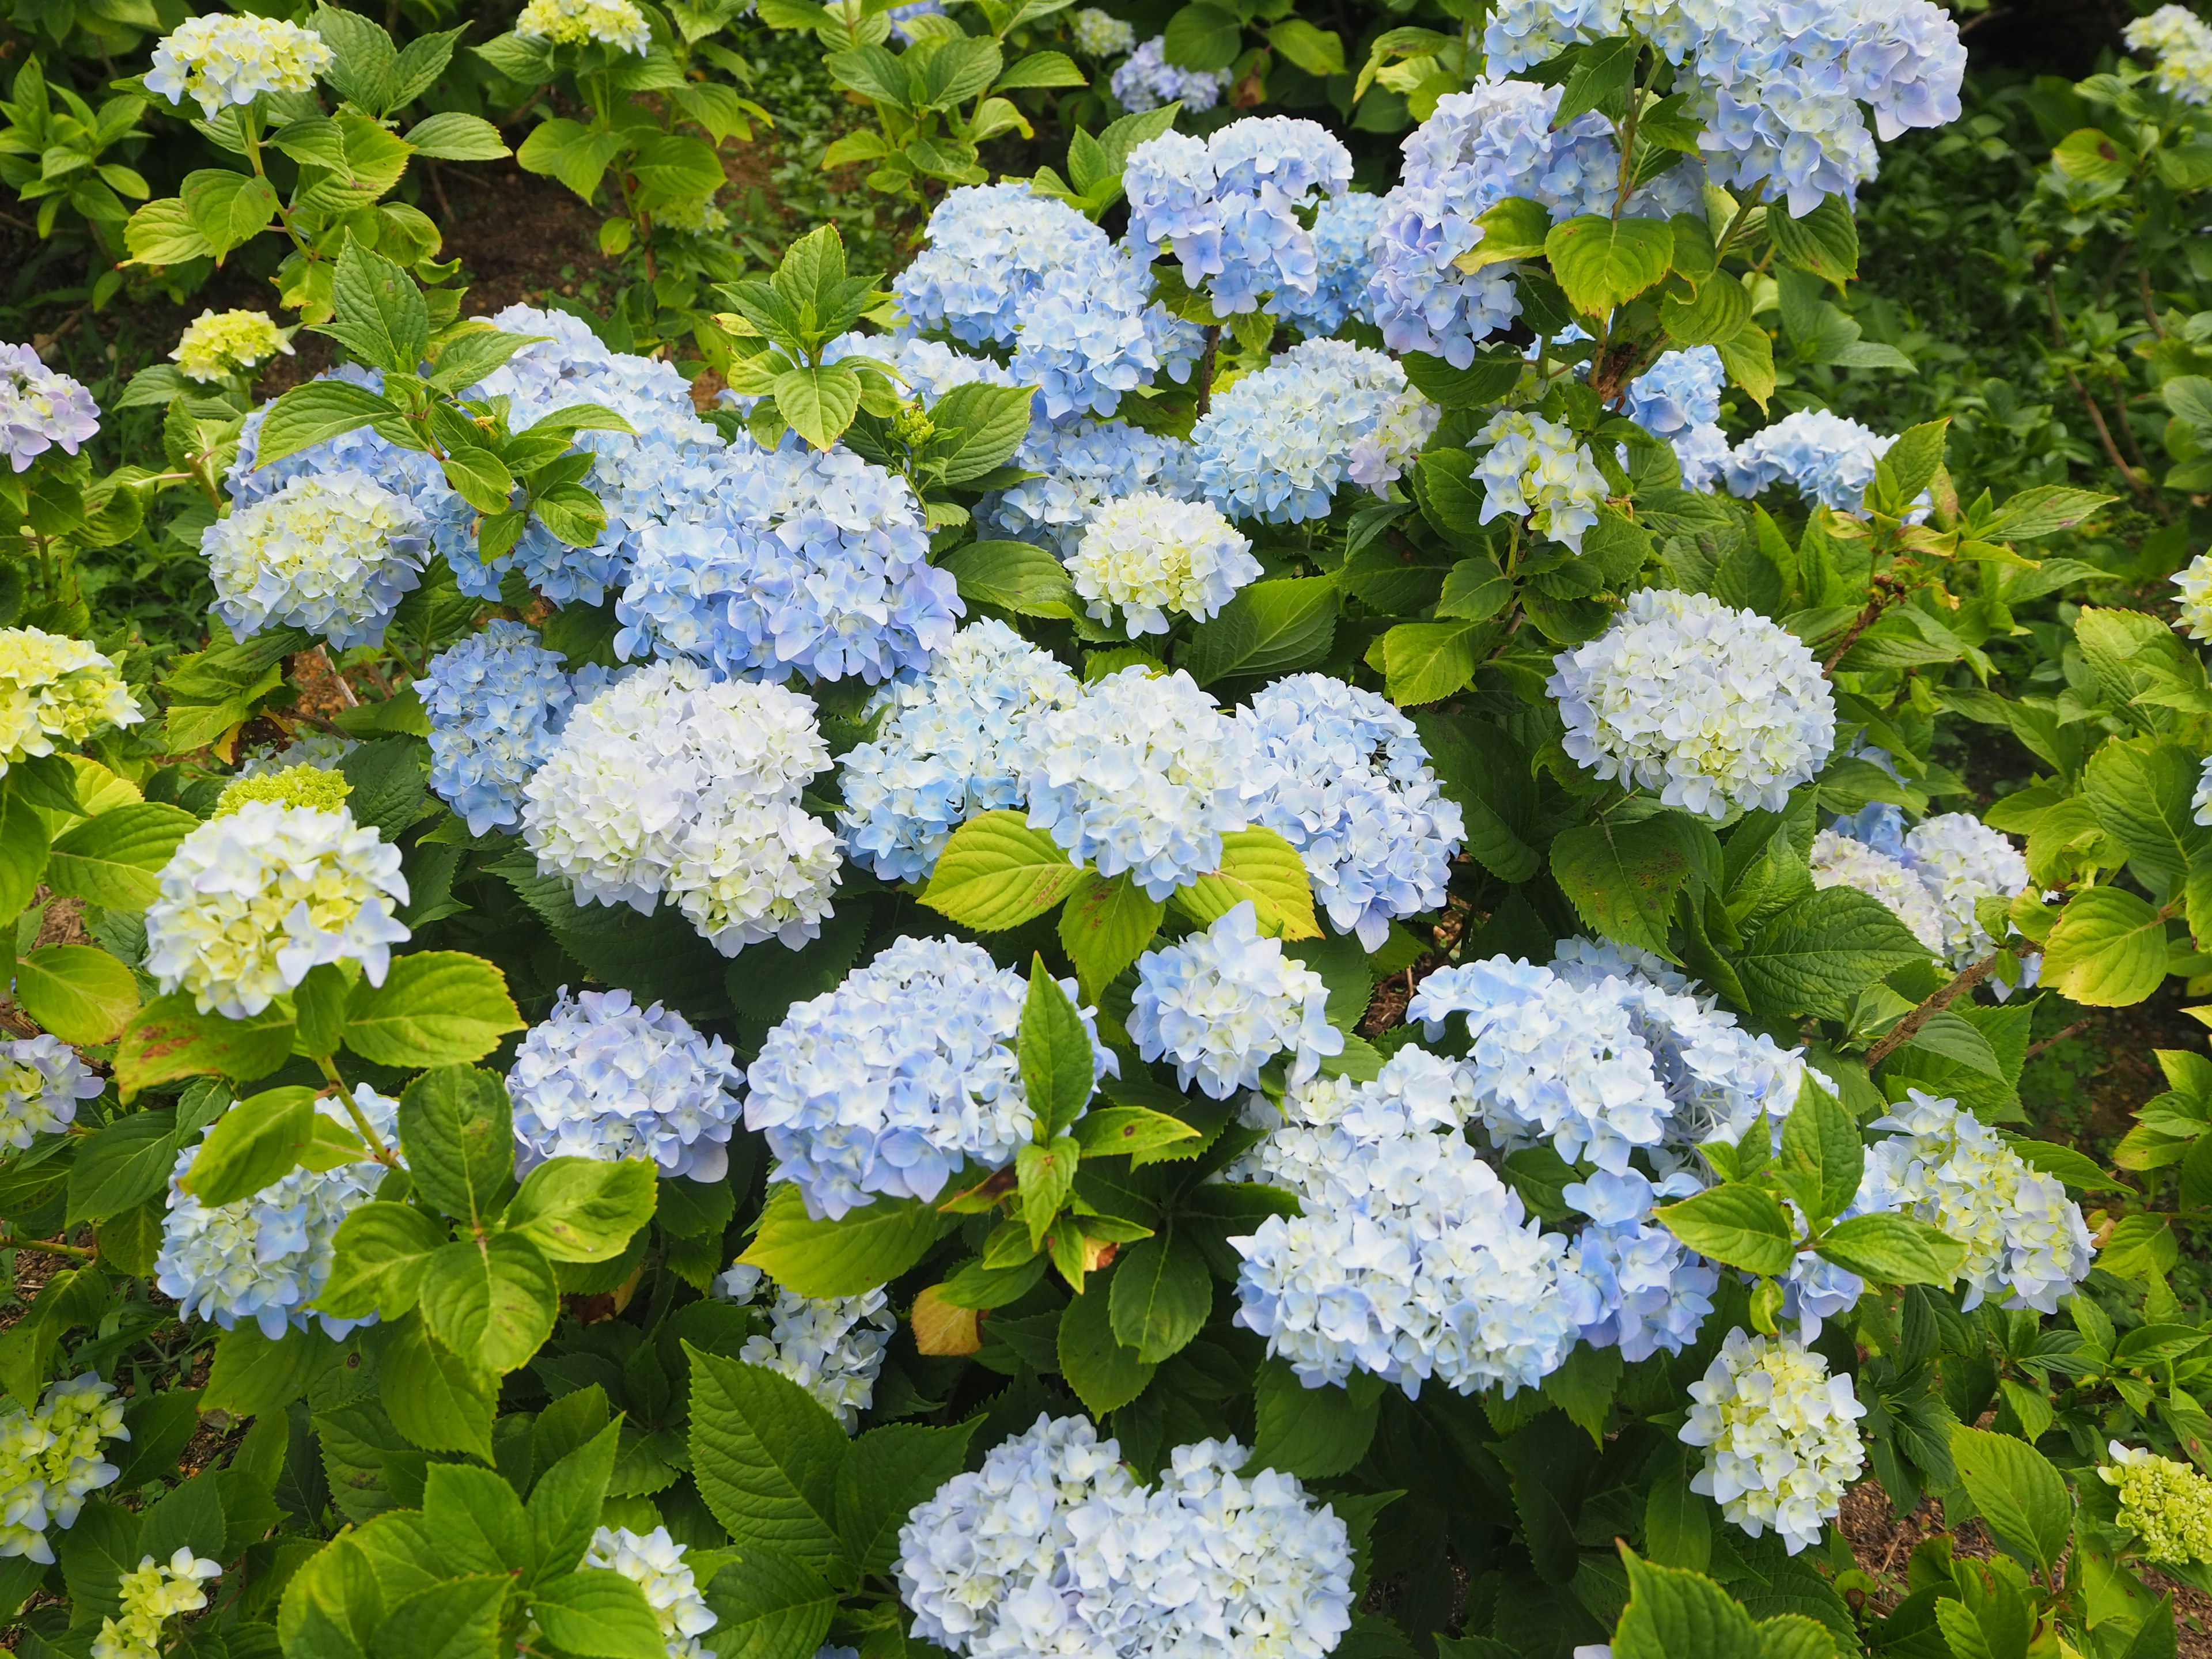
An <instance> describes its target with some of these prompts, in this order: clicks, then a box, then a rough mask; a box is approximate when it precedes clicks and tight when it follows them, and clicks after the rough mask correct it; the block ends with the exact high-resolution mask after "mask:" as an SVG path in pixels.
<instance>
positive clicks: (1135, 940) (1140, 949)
mask: <svg viewBox="0 0 2212 1659" xmlns="http://www.w3.org/2000/svg"><path fill="white" fill-rule="evenodd" d="M1165 914H1166V910H1165V908H1164V907H1163V906H1162V904H1161V903H1160V902H1159V901H1158V899H1156V898H1153V897H1152V896H1150V895H1149V894H1147V893H1146V891H1145V890H1144V889H1143V888H1141V887H1139V886H1138V885H1137V884H1136V882H1135V880H1134V879H1133V878H1132V877H1131V876H1130V874H1129V872H1127V871H1126V870H1125V871H1123V872H1121V874H1120V875H1118V876H1115V878H1112V879H1111V880H1110V881H1109V879H1107V878H1105V877H1103V876H1101V875H1098V874H1097V873H1095V872H1085V874H1084V877H1083V879H1082V880H1081V881H1079V882H1078V883H1077V884H1076V887H1075V890H1074V891H1073V893H1071V894H1070V895H1068V898H1067V902H1066V904H1065V905H1063V906H1062V907H1061V908H1060V948H1061V949H1062V950H1064V951H1066V952H1067V959H1068V960H1069V961H1070V962H1072V963H1074V964H1075V972H1076V977H1077V980H1078V981H1079V984H1080V986H1081V988H1082V991H1083V994H1084V995H1085V997H1086V998H1087V999H1089V1000H1092V1001H1096V1000H1097V998H1098V996H1099V995H1100V994H1101V993H1102V992H1103V990H1104V989H1105V987H1107V985H1108V984H1109V983H1110V982H1111V981H1114V980H1115V979H1116V978H1118V977H1119V976H1120V975H1121V970H1122V969H1125V968H1127V967H1128V966H1129V965H1130V964H1131V963H1133V962H1135V961H1136V959H1137V958H1138V957H1139V956H1141V955H1142V954H1143V953H1144V950H1145V947H1146V945H1150V944H1151V943H1152V939H1153V936H1154V935H1155V934H1157V933H1158V932H1159V930H1160V919H1161V918H1162V917H1163V916H1164V915H1165Z"/></svg>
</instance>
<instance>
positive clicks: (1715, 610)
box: [1545, 588, 1836, 818]
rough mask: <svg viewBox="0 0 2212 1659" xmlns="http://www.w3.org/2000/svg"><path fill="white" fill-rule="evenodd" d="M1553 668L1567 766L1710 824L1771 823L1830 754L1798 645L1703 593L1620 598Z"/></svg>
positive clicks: (1806, 657) (1826, 705)
mask: <svg viewBox="0 0 2212 1659" xmlns="http://www.w3.org/2000/svg"><path fill="white" fill-rule="evenodd" d="M1552 665H1553V675H1552V678H1551V679H1550V680H1549V681H1548V682H1547V684H1546V686H1545V689H1546V690H1548V691H1549V692H1550V693H1551V694H1552V695H1553V696H1554V697H1556V698H1558V699H1559V716H1560V718H1561V719H1562V720H1565V723H1566V728H1567V729H1566V734H1565V737H1564V738H1562V739H1561V743H1562V744H1563V746H1564V747H1565V750H1566V751H1567V753H1568V754H1569V755H1571V756H1572V757H1574V759H1575V760H1576V761H1577V762H1578V763H1581V764H1582V765H1583V766H1584V767H1586V768H1588V769H1589V770H1590V771H1592V772H1594V773H1595V774H1596V775H1598V776H1599V777H1601V778H1607V779H1612V778H1618V779H1619V780H1620V781H1622V782H1623V783H1624V784H1632V785H1634V786H1636V787H1642V788H1645V789H1656V790H1658V791H1660V797H1659V798H1660V799H1661V800H1662V801H1663V802H1664V803H1665V804H1666V805H1669V806H1682V807H1686V808H1688V809H1689V810H1690V811H1692V812H1702V813H1704V814H1705V816H1706V817H1714V818H1722V817H1727V816H1728V809H1729V807H1730V806H1740V807H1742V808H1744V809H1745V810H1746V811H1749V810H1750V809H1751V808H1753V807H1765V809H1766V810H1768V811H1776V812H1778V811H1781V810H1782V808H1783V805H1784V803H1785V802H1786V801H1787V800H1788V799H1789V797H1790V790H1791V789H1792V788H1794V787H1796V786H1797V785H1798V784H1801V783H1802V782H1804V781H1806V780H1807V779H1808V778H1809V777H1811V776H1813V775H1814V774H1815V773H1817V772H1818V771H1819V770H1820V768H1821V767H1822V766H1823V765H1825V764H1826V762H1827V758H1828V755H1829V753H1830V751H1831V750H1833V749H1834V747H1835V743H1836V703H1835V697H1834V696H1833V694H1832V692H1831V691H1830V690H1829V689H1828V682H1827V679H1826V676H1825V675H1823V674H1822V673H1821V671H1820V663H1819V661H1818V660H1817V659H1815V658H1814V655H1813V653H1811V652H1810V651H1809V650H1808V649H1807V648H1806V647H1805V644H1804V641H1802V640H1800V639H1798V638H1797V637H1796V635H1794V634H1790V633H1789V632H1787V631H1786V630H1784V629H1782V628H1781V627H1779V626H1778V625H1777V624H1776V623H1771V622H1769V621H1768V620H1767V619H1766V618H1765V617H1762V616H1760V615H1759V614H1758V613H1757V612H1756V611H1736V610H1732V609H1730V608H1729V606H1727V605H1723V604H1722V603H1721V602H1720V601H1719V600H1717V599H1713V598H1711V596H1709V595H1706V594H1702V593H1681V592H1674V591H1672V590H1670V589H1664V588H1647V589H1645V590H1644V591H1643V592H1638V593H1633V594H1631V595H1630V596H1629V599H1628V603H1627V605H1626V606H1625V607H1624V608H1623V610H1622V611H1621V614H1620V616H1619V617H1616V618H1615V619H1614V620H1613V626H1612V627H1610V628H1608V629H1606V631H1605V632H1604V633H1603V634H1601V635H1599V636H1598V637H1597V638H1596V639H1595V640H1592V641H1589V643H1587V644H1585V645H1581V646H1577V647H1575V648H1573V649H1572V650H1569V651H1562V652H1561V653H1559V655H1558V656H1556V657H1554V658H1553V659H1552Z"/></svg>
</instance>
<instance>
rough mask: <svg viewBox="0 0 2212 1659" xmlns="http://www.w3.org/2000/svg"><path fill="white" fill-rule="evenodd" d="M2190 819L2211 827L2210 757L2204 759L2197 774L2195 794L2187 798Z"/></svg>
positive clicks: (2211, 756) (2211, 762) (2211, 761)
mask: <svg viewBox="0 0 2212 1659" xmlns="http://www.w3.org/2000/svg"><path fill="white" fill-rule="evenodd" d="M2189 805H2190V809H2191V810H2190V817H2191V820H2192V821H2193V822H2195V823H2201V824H2204V825H2206V826H2207V827H2212V755H2207V756H2206V757H2204V764H2203V766H2202V767H2201V768H2199V769H2198V770H2197V793H2195V794H2194V795H2192V796H2191V797H2190V798H2189Z"/></svg>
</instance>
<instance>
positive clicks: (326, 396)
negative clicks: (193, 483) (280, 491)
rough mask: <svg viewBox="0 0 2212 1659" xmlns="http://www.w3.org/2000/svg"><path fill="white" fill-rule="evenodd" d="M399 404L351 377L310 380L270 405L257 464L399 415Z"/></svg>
mask: <svg viewBox="0 0 2212 1659" xmlns="http://www.w3.org/2000/svg"><path fill="white" fill-rule="evenodd" d="M398 416H399V410H398V406H397V405H395V404H392V403H391V402H389V401H387V400H386V399H385V398H380V397H379V396H378V395H377V394H376V393H375V392H371V391H370V390H368V387H366V386H356V385H354V384H353V383H352V382H351V381H350V380H310V381H308V382H307V385H305V386H294V387H293V388H292V389H291V390H290V391H289V392H286V393H284V394H283V396H282V397H280V398H277V399H276V402H275V403H273V404H270V406H269V413H268V414H267V415H266V416H264V417H263V419H262V422H261V441H260V444H259V446H258V447H257V448H256V449H255V450H254V453H253V464H254V465H255V466H256V467H264V466H267V465H269V464H270V462H271V461H281V460H283V459H284V458H285V457H286V456H287V455H295V454H297V453H299V452H300V451H301V450H303V449H309V448H312V447H314V446H315V445H317V444H319V443H322V442H324V441H326V440H328V439H331V438H335V437H337V436H339V435H342V434H343V433H348V432H356V431H358V430H360V428H362V427H365V426H370V425H374V424H375V423H377V422H387V423H388V422H392V421H395V420H397V419H398Z"/></svg>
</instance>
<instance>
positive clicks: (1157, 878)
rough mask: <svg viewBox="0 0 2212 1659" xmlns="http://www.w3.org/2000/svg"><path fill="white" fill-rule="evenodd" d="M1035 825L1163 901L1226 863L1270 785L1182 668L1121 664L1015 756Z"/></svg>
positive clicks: (1050, 714)
mask: <svg viewBox="0 0 2212 1659" xmlns="http://www.w3.org/2000/svg"><path fill="white" fill-rule="evenodd" d="M1015 770H1016V772H1017V774H1018V775H1019V776H1020V778H1021V781H1022V796H1023V799H1024V801H1025V802H1026V803H1027V805H1028V807H1029V815H1030V817H1029V822H1030V829H1042V830H1043V831H1045V833H1047V834H1048V835H1049V836H1051V837H1052V838H1053V840H1054V842H1058V843H1059V844H1060V846H1061V847H1062V848H1066V852H1067V855H1068V857H1069V858H1070V859H1071V860H1073V861H1074V862H1076V863H1078V864H1088V865H1090V866H1092V867H1093V868H1094V869H1096V870H1097V872H1098V873H1099V874H1100V875H1102V876H1105V877H1108V878H1112V877H1115V876H1118V875H1120V874H1121V873H1122V872H1124V871H1127V872H1129V874H1130V875H1131V877H1132V878H1133V879H1134V880H1135V881H1136V883H1137V884H1138V885H1139V887H1142V888H1143V889H1144V890H1145V891H1146V893H1147V894H1148V895H1149V896H1152V898H1155V899H1164V898H1166V897H1167V896H1168V895H1169V894H1170V893H1172V892H1173V891H1175V890H1176V888H1178V887H1181V886H1183V885H1186V884H1188V883H1190V882H1192V881H1194V880H1196V879H1197V878H1199V877H1200V876H1201V875H1204V874H1205V873H1206V872H1208V871H1210V870H1216V869H1218V868H1219V867H1220V865H1221V837H1222V836H1224V835H1225V834H1228V833H1230V832H1231V831H1233V830H1237V829H1243V828H1244V827H1245V826H1246V825H1247V824H1249V823H1251V821H1252V818H1253V816H1254V814H1253V811H1252V802H1253V801H1254V799H1255V798H1256V797H1257V796H1258V795H1259V794H1260V793H1261V791H1262V790H1263V789H1264V787H1265V785H1266V780H1265V778H1264V777H1263V776H1261V775H1258V774H1259V773H1260V771H1261V769H1260V768H1259V767H1258V765H1257V763H1256V759H1255V756H1254V755H1253V752H1252V746H1251V741H1250V739H1249V737H1248V736H1246V735H1245V733H1244V732H1243V728H1242V727H1240V726H1237V724H1236V723H1235V722H1234V721H1232V720H1230V719H1229V718H1228V717H1227V716H1226V715H1225V714H1222V712H1221V711H1220V710H1219V709H1218V708H1216V707H1215V706H1214V702H1213V699H1212V697H1210V696H1206V693H1205V692H1204V691H1202V690H1200V689H1199V687H1198V684H1197V682H1195V681H1194V680H1193V679H1192V678H1190V676H1189V675H1188V674H1186V673H1183V672H1182V671H1180V670H1178V671H1176V672H1175V673H1173V674H1169V675H1162V676H1158V677H1155V676H1153V675H1152V673H1151V672H1149V671H1147V670H1146V669H1145V668H1143V667H1141V666H1139V667H1133V668H1125V669H1122V670H1121V671H1120V672H1118V673H1114V674H1109V675H1108V676H1106V678H1103V679H1101V680H1097V681H1094V682H1092V683H1091V684H1089V685H1086V686H1085V687H1084V688H1083V691H1082V695H1081V696H1079V697H1078V698H1077V699H1076V701H1075V702H1073V704H1071V705H1070V706H1069V707H1067V708H1052V709H1047V710H1045V711H1043V712H1042V713H1040V714H1038V715H1037V716H1036V719H1035V720H1032V721H1031V722H1030V726H1029V729H1028V731H1027V732H1026V733H1025V734H1024V738H1023V740H1022V744H1021V746H1020V750H1019V751H1018V754H1017V756H1016V758H1015Z"/></svg>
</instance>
